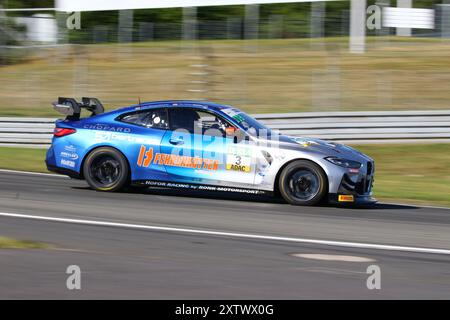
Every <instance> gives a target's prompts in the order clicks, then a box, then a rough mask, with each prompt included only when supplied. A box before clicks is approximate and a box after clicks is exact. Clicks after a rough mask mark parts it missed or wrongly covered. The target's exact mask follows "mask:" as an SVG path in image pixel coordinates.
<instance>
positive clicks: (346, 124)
mask: <svg viewBox="0 0 450 320" xmlns="http://www.w3.org/2000/svg"><path fill="white" fill-rule="evenodd" d="M255 118H256V119H258V120H260V121H261V122H263V123H265V124H266V125H267V126H269V127H270V128H272V129H276V130H279V131H280V132H281V133H284V134H287V135H292V136H306V137H314V138H320V139H324V140H331V141H340V142H346V143H353V144H354V143H392V142H402V143H403V142H412V141H414V142H416V141H421V142H450V110H442V111H397V112H385V111H378V112H326V113H320V112H309V113H308V112H305V113H285V114H258V115H255ZM54 123H55V119H53V118H11V117H10V118H0V145H2V146H26V147H36V148H44V147H48V145H49V144H50V142H51V138H52V133H53V128H54V126H55V125H54Z"/></svg>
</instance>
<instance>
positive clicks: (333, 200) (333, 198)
mask: <svg viewBox="0 0 450 320" xmlns="http://www.w3.org/2000/svg"><path fill="white" fill-rule="evenodd" d="M339 195H340V194H337V193H330V194H329V195H328V203H330V204H339V205H357V206H363V205H372V204H375V203H377V202H378V200H377V199H375V198H374V197H372V195H352V196H353V201H339Z"/></svg>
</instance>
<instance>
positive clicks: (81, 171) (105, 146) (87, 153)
mask: <svg viewBox="0 0 450 320" xmlns="http://www.w3.org/2000/svg"><path fill="white" fill-rule="evenodd" d="M99 148H110V149H114V150H116V151H117V152H119V153H120V154H121V155H122V156H123V157H124V158H125V160H126V162H127V165H128V180H131V176H132V175H131V165H130V161H129V160H128V157H127V156H126V155H125V153H123V152H122V151H121V150H120V149H118V148H116V147H113V146H111V145H107V144H106V145H100V146H95V147H94V148H92V149H90V150H89V151H87V152H86V154H85V155H84V157H83V160H82V161H81V164H80V177H81V178H82V179H84V163H85V161H86V158H87V157H88V155H90V154H91V153H92V152H94V151H95V150H97V149H99Z"/></svg>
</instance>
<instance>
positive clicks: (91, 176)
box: [46, 98, 375, 205]
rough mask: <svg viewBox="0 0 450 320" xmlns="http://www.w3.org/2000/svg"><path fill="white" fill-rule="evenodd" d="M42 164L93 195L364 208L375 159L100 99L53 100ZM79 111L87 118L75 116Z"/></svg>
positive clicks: (235, 123) (222, 108) (246, 122)
mask: <svg viewBox="0 0 450 320" xmlns="http://www.w3.org/2000/svg"><path fill="white" fill-rule="evenodd" d="M53 106H54V108H55V109H56V110H57V111H59V112H60V113H62V114H64V115H66V116H67V117H66V118H65V119H64V120H57V121H56V127H55V130H54V137H53V140H52V145H51V147H50V148H49V150H48V152H47V157H46V164H47V167H48V169H49V170H50V171H53V172H57V173H60V174H65V175H68V176H70V177H72V178H78V179H85V180H86V181H87V183H88V184H89V185H90V186H91V187H92V188H93V189H95V190H100V191H117V190H120V189H122V188H124V187H125V186H128V185H133V186H147V187H163V188H182V189H189V190H206V191H221V192H233V193H246V194H272V195H281V196H282V197H283V198H284V199H285V200H286V201H287V202H289V203H291V204H294V205H315V204H318V203H319V202H321V201H329V202H333V203H357V204H369V203H373V202H375V200H374V199H373V198H372V185H373V180H374V179H373V177H374V161H373V160H372V159H371V158H370V157H368V156H366V155H364V154H362V153H360V152H358V151H357V150H355V149H353V148H350V147H347V146H344V145H341V144H337V143H334V142H326V141H322V140H318V139H310V138H304V137H290V136H286V135H282V134H279V133H277V132H275V131H274V130H271V129H269V128H267V127H266V126H264V125H263V124H261V123H259V122H258V121H256V120H255V119H254V118H252V117H250V116H249V115H247V114H245V113H244V112H241V111H240V110H238V109H236V108H234V107H231V106H226V105H220V104H215V103H210V102H198V101H157V102H146V103H139V104H137V105H133V106H130V107H125V108H121V109H117V110H114V111H111V112H106V113H105V112H104V109H103V106H102V104H101V103H100V101H99V100H98V99H95V98H83V99H82V102H77V101H76V100H75V99H72V98H59V99H58V101H57V102H55V103H53ZM82 109H86V110H87V111H89V112H91V113H92V114H91V115H90V116H89V117H86V118H81V116H80V115H81V111H82Z"/></svg>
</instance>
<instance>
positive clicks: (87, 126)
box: [83, 124, 131, 133]
mask: <svg viewBox="0 0 450 320" xmlns="http://www.w3.org/2000/svg"><path fill="white" fill-rule="evenodd" d="M83 128H84V129H92V130H102V131H113V132H125V133H130V132H131V129H130V128H124V127H115V126H110V125H107V124H85V125H84V126H83Z"/></svg>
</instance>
